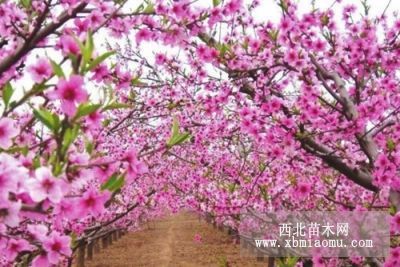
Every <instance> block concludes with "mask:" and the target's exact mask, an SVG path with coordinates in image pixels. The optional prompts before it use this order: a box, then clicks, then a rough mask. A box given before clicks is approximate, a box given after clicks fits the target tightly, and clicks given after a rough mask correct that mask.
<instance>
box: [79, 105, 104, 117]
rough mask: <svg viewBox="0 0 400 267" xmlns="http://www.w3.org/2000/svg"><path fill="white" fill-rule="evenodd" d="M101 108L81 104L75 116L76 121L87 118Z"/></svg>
mask: <svg viewBox="0 0 400 267" xmlns="http://www.w3.org/2000/svg"><path fill="white" fill-rule="evenodd" d="M100 107H101V105H100V104H91V103H83V104H80V105H79V107H78V110H77V112H76V115H75V119H78V118H80V117H84V116H87V115H89V114H91V113H93V112H95V111H96V110H98V109H99V108H100Z"/></svg>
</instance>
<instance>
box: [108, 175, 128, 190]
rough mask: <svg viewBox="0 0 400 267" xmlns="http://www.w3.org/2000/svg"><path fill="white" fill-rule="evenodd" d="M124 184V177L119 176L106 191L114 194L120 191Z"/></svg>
mask: <svg viewBox="0 0 400 267" xmlns="http://www.w3.org/2000/svg"><path fill="white" fill-rule="evenodd" d="M124 184H125V177H124V176H121V177H119V179H117V180H116V181H115V182H114V183H113V184H112V185H111V186H110V188H109V189H108V190H110V191H111V192H115V191H117V190H118V189H120V188H121V187H123V186H124Z"/></svg>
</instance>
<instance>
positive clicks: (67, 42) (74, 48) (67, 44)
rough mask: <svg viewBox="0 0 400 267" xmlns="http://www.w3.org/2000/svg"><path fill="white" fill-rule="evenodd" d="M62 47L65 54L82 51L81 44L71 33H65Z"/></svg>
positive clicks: (76, 53) (74, 53)
mask: <svg viewBox="0 0 400 267" xmlns="http://www.w3.org/2000/svg"><path fill="white" fill-rule="evenodd" d="M60 44H61V49H62V51H63V52H64V53H65V54H72V55H78V54H79V53H80V48H79V45H78V44H77V43H76V40H75V39H74V38H73V37H72V36H69V35H63V36H62V37H61V38H60Z"/></svg>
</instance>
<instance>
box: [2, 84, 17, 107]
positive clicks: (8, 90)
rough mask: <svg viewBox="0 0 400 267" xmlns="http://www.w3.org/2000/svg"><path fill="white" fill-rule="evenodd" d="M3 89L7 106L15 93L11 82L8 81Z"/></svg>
mask: <svg viewBox="0 0 400 267" xmlns="http://www.w3.org/2000/svg"><path fill="white" fill-rule="evenodd" d="M2 91H3V101H4V104H5V105H6V107H7V106H8V103H9V102H10V99H11V96H12V94H13V93H14V90H13V88H12V86H11V84H10V83H9V82H8V83H6V84H5V85H4V87H3V90H2Z"/></svg>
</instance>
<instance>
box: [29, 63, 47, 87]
mask: <svg viewBox="0 0 400 267" xmlns="http://www.w3.org/2000/svg"><path fill="white" fill-rule="evenodd" d="M28 71H29V72H30V73H31V75H32V79H33V81H34V82H36V83H41V82H43V81H44V80H46V79H48V78H49V77H50V76H51V74H52V73H53V70H52V68H51V65H50V63H49V61H48V60H47V59H46V58H41V59H39V60H38V61H37V63H36V64H35V65H33V66H30V67H29V68H28Z"/></svg>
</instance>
